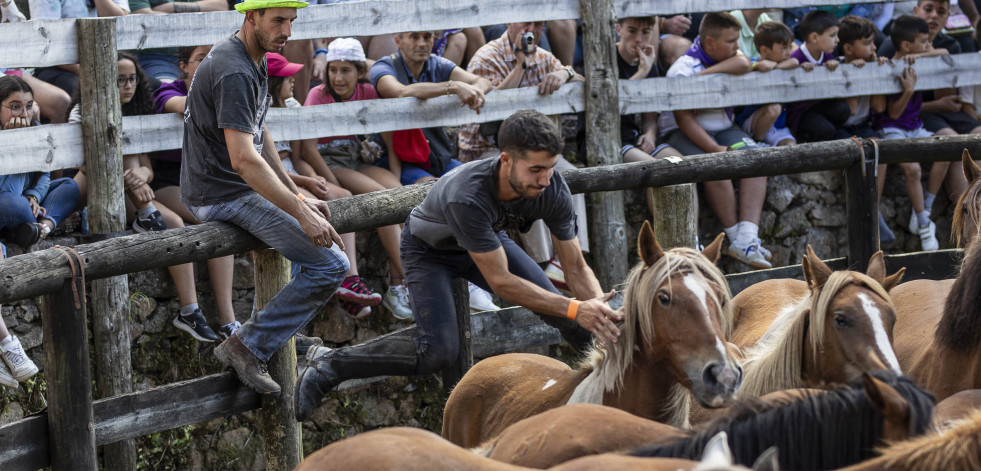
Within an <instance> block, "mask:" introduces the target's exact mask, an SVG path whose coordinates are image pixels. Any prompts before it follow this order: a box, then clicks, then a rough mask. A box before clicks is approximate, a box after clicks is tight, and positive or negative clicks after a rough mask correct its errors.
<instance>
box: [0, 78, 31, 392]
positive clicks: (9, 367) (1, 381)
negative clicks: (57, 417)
mask: <svg viewBox="0 0 981 471" xmlns="http://www.w3.org/2000/svg"><path fill="white" fill-rule="evenodd" d="M18 78H19V77H18ZM0 79H2V78H0ZM5 258H7V247H5V246H4V245H3V244H2V243H0V260H3V259H5ZM0 358H3V360H0V385H3V386H6V387H8V388H16V387H17V386H18V383H19V382H23V381H27V380H28V379H30V378H31V376H34V375H36V374H37V371H38V368H37V365H35V364H34V362H33V361H31V359H30V357H28V356H27V352H25V351H24V346H23V345H21V344H20V339H18V338H17V337H16V336H13V335H10V331H8V330H7V325H6V324H4V323H3V319H0Z"/></svg>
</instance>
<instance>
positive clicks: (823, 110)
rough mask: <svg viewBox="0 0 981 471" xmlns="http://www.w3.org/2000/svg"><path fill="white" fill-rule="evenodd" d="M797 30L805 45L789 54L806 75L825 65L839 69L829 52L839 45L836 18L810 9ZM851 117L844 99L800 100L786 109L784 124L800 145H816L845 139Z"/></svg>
mask: <svg viewBox="0 0 981 471" xmlns="http://www.w3.org/2000/svg"><path fill="white" fill-rule="evenodd" d="M797 30H798V32H799V33H800V35H801V36H802V37H803V38H804V44H801V47H800V48H799V49H797V50H796V51H794V52H792V53H791V54H790V57H792V58H794V59H797V61H798V62H800V67H801V68H802V69H804V70H806V71H808V72H810V71H812V70H814V67H817V66H824V67H826V68H827V69H828V70H829V71H834V70H835V69H837V68H838V61H837V60H836V59H835V58H834V56H833V55H831V53H832V52H833V51H834V50H835V47H836V46H837V45H838V19H837V18H835V16H834V15H833V14H832V13H830V12H827V11H824V10H812V11H809V12H807V14H806V15H804V18H802V19H801V21H800V24H799V25H798V26H797ZM849 116H851V109H850V108H849V107H848V104H847V103H845V101H844V100H820V101H803V102H799V103H793V104H791V105H788V106H787V125H788V127H789V128H790V130H791V131H793V133H794V135H795V136H797V138H798V140H799V141H801V142H819V141H827V140H831V139H840V138H847V137H848V136H849V135H845V134H844V133H845V132H844V130H843V129H842V127H843V126H844V125H845V121H847V120H848V117H849Z"/></svg>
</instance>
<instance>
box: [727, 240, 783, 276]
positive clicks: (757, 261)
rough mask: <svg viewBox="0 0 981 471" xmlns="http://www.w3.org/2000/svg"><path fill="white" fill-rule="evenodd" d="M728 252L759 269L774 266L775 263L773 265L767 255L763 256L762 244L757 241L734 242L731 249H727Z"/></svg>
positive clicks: (730, 246)
mask: <svg viewBox="0 0 981 471" xmlns="http://www.w3.org/2000/svg"><path fill="white" fill-rule="evenodd" d="M726 254H728V255H729V256H730V257H732V258H734V259H736V260H739V261H740V262H743V263H745V264H746V265H749V266H751V267H753V268H755V269H757V270H762V269H765V268H773V265H771V264H770V262H768V261H767V260H766V257H764V256H763V253H762V252H760V246H759V245H757V244H756V242H755V241H754V242H752V243H750V244H746V245H742V244H739V243H737V242H732V243H731V244H729V249H728V250H726Z"/></svg>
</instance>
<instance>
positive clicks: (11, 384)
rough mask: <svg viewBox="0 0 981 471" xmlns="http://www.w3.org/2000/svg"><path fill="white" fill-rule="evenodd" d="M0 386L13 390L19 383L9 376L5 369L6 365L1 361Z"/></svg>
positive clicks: (8, 371)
mask: <svg viewBox="0 0 981 471" xmlns="http://www.w3.org/2000/svg"><path fill="white" fill-rule="evenodd" d="M0 385H3V386H6V387H8V388H14V389H16V388H17V386H19V385H20V383H18V382H17V380H16V379H14V375H12V374H10V370H9V369H7V364H6V363H4V362H2V361H0Z"/></svg>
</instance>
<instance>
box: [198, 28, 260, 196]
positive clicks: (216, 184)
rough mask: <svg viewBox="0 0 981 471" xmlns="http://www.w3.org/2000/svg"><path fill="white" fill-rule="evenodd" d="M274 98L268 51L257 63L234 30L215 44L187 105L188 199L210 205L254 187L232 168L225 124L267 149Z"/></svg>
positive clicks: (257, 149)
mask: <svg viewBox="0 0 981 471" xmlns="http://www.w3.org/2000/svg"><path fill="white" fill-rule="evenodd" d="M271 100H272V97H270V96H269V83H268V80H267V78H266V58H265V56H263V58H262V63H261V65H260V66H259V67H256V64H255V62H253V61H252V58H251V57H249V54H248V52H247V51H246V49H245V44H242V41H241V40H239V39H238V37H236V36H235V35H234V34H233V35H231V36H229V37H227V38H225V39H223V40H221V41H219V42H218V43H217V44H215V46H214V47H213V48H212V49H211V52H209V53H208V57H206V58H205V59H204V61H202V62H201V65H200V66H198V70H197V72H195V74H194V81H193V82H192V84H191V88H190V90H189V91H188V95H187V106H186V108H185V109H184V148H183V156H184V161H183V165H181V200H182V201H184V203H186V204H189V205H192V206H208V205H212V204H217V203H222V202H225V201H231V200H234V199H236V198H240V197H241V196H242V195H245V194H246V193H248V192H250V191H253V190H252V188H251V187H250V186H249V185H248V184H247V183H245V180H243V179H242V177H240V176H239V175H238V173H237V172H235V169H233V168H232V162H231V158H230V157H229V155H228V145H227V144H226V143H225V134H224V130H225V129H234V130H237V131H242V132H246V133H249V134H252V143H253V145H255V149H256V151H257V152H259V153H261V152H262V137H263V129H264V128H265V122H266V111H268V110H269V103H270V101H271Z"/></svg>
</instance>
